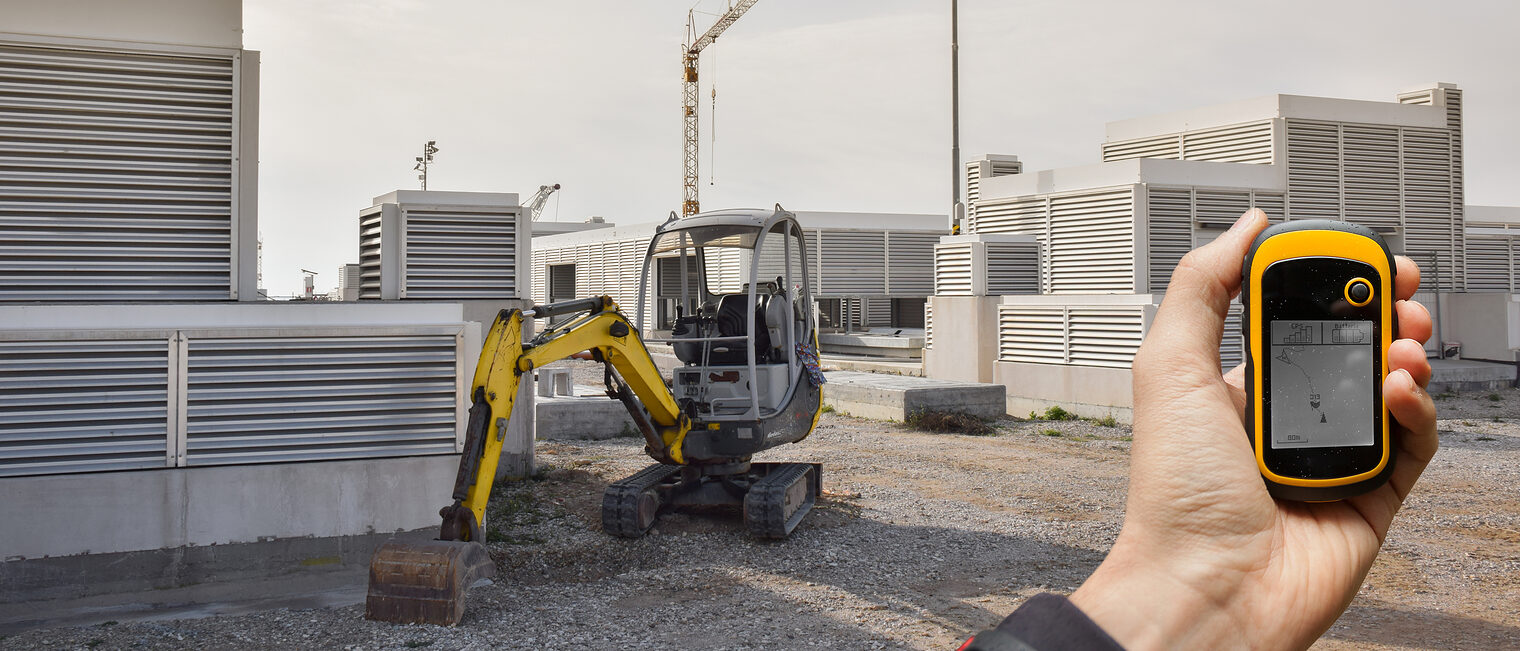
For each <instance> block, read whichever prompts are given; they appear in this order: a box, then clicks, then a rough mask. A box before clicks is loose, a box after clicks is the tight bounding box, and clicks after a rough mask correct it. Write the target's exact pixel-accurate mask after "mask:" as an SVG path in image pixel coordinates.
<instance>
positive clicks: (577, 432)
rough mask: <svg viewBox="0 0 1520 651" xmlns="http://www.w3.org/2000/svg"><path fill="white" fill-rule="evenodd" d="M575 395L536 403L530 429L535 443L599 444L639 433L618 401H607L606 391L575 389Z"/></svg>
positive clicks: (588, 388)
mask: <svg viewBox="0 0 1520 651" xmlns="http://www.w3.org/2000/svg"><path fill="white" fill-rule="evenodd" d="M575 393H576V394H577V395H572V396H554V397H551V398H542V397H541V398H539V399H538V404H537V405H536V407H535V413H536V414H537V420H538V422H537V423H536V424H535V426H534V429H535V431H536V432H537V433H538V438H539V440H544V441H567V440H593V441H600V440H604V439H610V438H616V437H618V436H629V435H635V434H637V432H638V431H639V430H638V426H637V425H635V424H634V423H633V418H632V417H631V416H629V415H628V409H627V408H626V407H624V406H623V403H622V402H621V401H618V400H613V399H612V398H608V397H607V392H606V389H602V388H600V387H588V386H577V387H575Z"/></svg>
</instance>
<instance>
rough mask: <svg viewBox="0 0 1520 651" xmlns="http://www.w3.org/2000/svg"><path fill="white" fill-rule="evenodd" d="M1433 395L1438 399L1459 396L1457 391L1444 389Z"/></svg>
mask: <svg viewBox="0 0 1520 651" xmlns="http://www.w3.org/2000/svg"><path fill="white" fill-rule="evenodd" d="M1431 397H1432V398H1435V399H1436V400H1450V399H1452V398H1455V397H1457V393H1456V392H1455V391H1442V392H1440V393H1437V394H1435V395H1433V396H1431Z"/></svg>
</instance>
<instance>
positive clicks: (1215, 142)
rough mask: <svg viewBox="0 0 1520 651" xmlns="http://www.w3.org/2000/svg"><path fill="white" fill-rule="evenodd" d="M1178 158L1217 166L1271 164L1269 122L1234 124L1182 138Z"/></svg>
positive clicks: (1187, 134)
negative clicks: (1218, 164) (1211, 162)
mask: <svg viewBox="0 0 1520 651" xmlns="http://www.w3.org/2000/svg"><path fill="white" fill-rule="evenodd" d="M1182 159H1183V160H1196V161H1214V162H1220V163H1255V164H1259V165H1267V164H1270V163H1271V162H1272V122H1271V121H1270V120H1266V121H1262V122H1253V123H1248V124H1235V125H1230V126H1228V127H1221V128H1218V129H1208V130H1205V131H1191V132H1188V133H1185V134H1183V135H1182Z"/></svg>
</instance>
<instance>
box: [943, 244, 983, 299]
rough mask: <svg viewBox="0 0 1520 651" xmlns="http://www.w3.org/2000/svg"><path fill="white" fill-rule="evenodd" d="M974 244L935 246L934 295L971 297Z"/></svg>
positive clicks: (972, 292) (972, 290)
mask: <svg viewBox="0 0 1520 651" xmlns="http://www.w3.org/2000/svg"><path fill="white" fill-rule="evenodd" d="M972 248H973V247H972V243H970V242H956V243H954V244H936V245H935V246H934V293H935V294H937V295H941V296H971V295H973V294H974V293H975V292H974V286H973V283H972V276H971V275H972V274H973V273H975V270H973V269H972V262H973V260H972V257H973V256H972V252H971V251H972Z"/></svg>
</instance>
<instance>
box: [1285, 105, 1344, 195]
mask: <svg viewBox="0 0 1520 651" xmlns="http://www.w3.org/2000/svg"><path fill="white" fill-rule="evenodd" d="M1287 123H1288V210H1289V213H1290V214H1291V216H1292V217H1293V219H1340V215H1341V179H1340V129H1339V128H1338V127H1337V125H1335V124H1333V123H1325V122H1310V121H1305V120H1288V121H1287Z"/></svg>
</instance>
